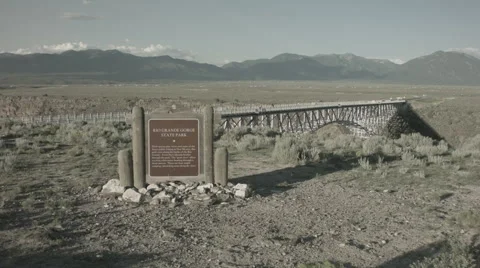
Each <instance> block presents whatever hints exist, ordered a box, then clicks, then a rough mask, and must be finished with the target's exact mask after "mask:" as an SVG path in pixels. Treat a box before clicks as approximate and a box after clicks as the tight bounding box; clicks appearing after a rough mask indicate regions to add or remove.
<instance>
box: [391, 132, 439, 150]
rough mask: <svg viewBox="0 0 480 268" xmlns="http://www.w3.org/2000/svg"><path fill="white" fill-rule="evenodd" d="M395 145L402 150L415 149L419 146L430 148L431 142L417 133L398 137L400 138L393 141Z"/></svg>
mask: <svg viewBox="0 0 480 268" xmlns="http://www.w3.org/2000/svg"><path fill="white" fill-rule="evenodd" d="M395 143H396V144H398V145H400V146H402V147H403V148H409V149H415V148H417V147H419V146H432V145H433V140H432V139H431V138H429V137H425V136H422V135H420V134H419V133H413V134H408V135H405V134H402V135H400V138H398V139H397V140H395Z"/></svg>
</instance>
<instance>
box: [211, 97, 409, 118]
mask: <svg viewBox="0 0 480 268" xmlns="http://www.w3.org/2000/svg"><path fill="white" fill-rule="evenodd" d="M406 102H407V101H406V100H375V101H349V102H317V103H310V104H279V105H265V106H258V107H234V108H225V107H219V108H218V109H216V112H219V113H220V114H221V115H222V118H228V117H237V116H252V115H259V114H265V115H267V114H275V113H284V112H297V111H308V110H317V109H328V108H338V107H344V108H345V107H359V106H374V105H383V104H399V103H406Z"/></svg>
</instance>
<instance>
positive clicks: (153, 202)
mask: <svg viewBox="0 0 480 268" xmlns="http://www.w3.org/2000/svg"><path fill="white" fill-rule="evenodd" d="M150 205H152V206H156V205H160V199H158V198H157V199H152V201H150Z"/></svg>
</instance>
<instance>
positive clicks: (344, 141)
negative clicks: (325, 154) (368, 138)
mask: <svg viewBox="0 0 480 268" xmlns="http://www.w3.org/2000/svg"><path fill="white" fill-rule="evenodd" d="M362 144H363V143H362V140H361V139H360V138H358V137H355V136H353V135H345V134H342V135H339V136H337V137H336V138H334V139H328V140H325V143H324V146H325V149H327V150H330V151H335V150H339V149H340V150H345V151H358V150H360V149H361V148H362Z"/></svg>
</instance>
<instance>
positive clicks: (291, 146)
mask: <svg viewBox="0 0 480 268" xmlns="http://www.w3.org/2000/svg"><path fill="white" fill-rule="evenodd" d="M319 155H320V148H318V147H312V146H311V144H308V143H307V142H305V140H303V139H301V138H298V137H295V136H290V135H286V136H283V137H277V138H276V139H275V147H274V148H273V151H272V158H273V160H275V161H277V162H278V163H281V164H297V163H299V162H308V161H315V160H318V158H319Z"/></svg>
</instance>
